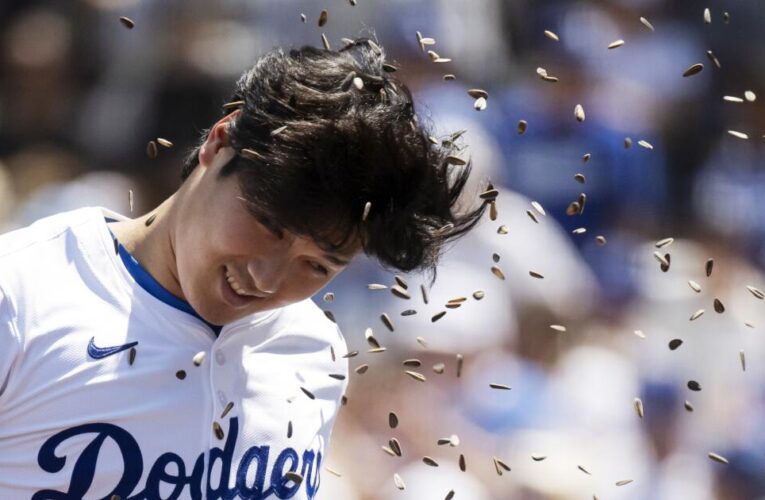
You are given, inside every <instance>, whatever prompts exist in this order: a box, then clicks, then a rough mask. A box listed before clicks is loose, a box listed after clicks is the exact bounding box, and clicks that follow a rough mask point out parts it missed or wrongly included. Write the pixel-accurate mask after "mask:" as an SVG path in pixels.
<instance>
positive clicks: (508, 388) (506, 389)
mask: <svg viewBox="0 0 765 500" xmlns="http://www.w3.org/2000/svg"><path fill="white" fill-rule="evenodd" d="M489 387H491V388H492V389H502V390H505V391H509V390H510V389H511V387H510V386H509V385H505V384H495V383H491V384H489Z"/></svg>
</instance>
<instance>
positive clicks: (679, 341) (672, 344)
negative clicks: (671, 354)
mask: <svg viewBox="0 0 765 500" xmlns="http://www.w3.org/2000/svg"><path fill="white" fill-rule="evenodd" d="M681 345H683V340H682V339H672V340H670V341H669V350H670V351H674V350H675V349H677V348H678V347H680V346H681Z"/></svg>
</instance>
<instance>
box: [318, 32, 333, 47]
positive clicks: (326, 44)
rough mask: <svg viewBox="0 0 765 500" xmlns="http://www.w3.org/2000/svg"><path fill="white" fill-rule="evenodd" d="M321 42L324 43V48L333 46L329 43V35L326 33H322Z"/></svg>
mask: <svg viewBox="0 0 765 500" xmlns="http://www.w3.org/2000/svg"><path fill="white" fill-rule="evenodd" d="M321 43H322V45H324V48H325V49H326V50H332V47H331V46H330V45H329V40H328V39H327V35H325V34H324V33H322V34H321Z"/></svg>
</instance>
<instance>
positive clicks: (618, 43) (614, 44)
mask: <svg viewBox="0 0 765 500" xmlns="http://www.w3.org/2000/svg"><path fill="white" fill-rule="evenodd" d="M622 45H624V40H614V41H613V42H611V43H609V44H608V49H609V50H611V49H616V48H619V47H621V46H622Z"/></svg>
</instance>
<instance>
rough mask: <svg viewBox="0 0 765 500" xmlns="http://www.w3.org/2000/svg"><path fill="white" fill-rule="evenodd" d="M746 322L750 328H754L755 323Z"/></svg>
mask: <svg viewBox="0 0 765 500" xmlns="http://www.w3.org/2000/svg"><path fill="white" fill-rule="evenodd" d="M744 324H745V325H746V326H748V327H749V328H754V323H752V322H751V321H744Z"/></svg>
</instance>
